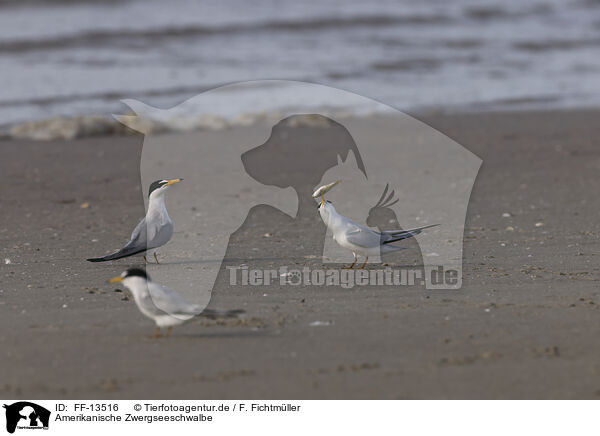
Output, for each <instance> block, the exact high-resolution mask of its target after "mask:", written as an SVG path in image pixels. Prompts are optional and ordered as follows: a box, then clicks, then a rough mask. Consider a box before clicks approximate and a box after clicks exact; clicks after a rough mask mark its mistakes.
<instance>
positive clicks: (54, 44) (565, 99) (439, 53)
mask: <svg viewBox="0 0 600 436" xmlns="http://www.w3.org/2000/svg"><path fill="white" fill-rule="evenodd" d="M0 78H1V83H2V88H1V91H0V125H7V124H11V123H16V122H21V121H28V120H38V119H46V118H51V117H56V116H73V115H81V114H101V115H108V114H111V113H123V112H125V111H127V108H126V107H125V106H124V105H123V104H122V103H120V100H121V99H125V98H130V99H137V100H141V101H143V102H145V103H147V104H149V105H153V106H157V107H162V108H168V107H170V106H173V105H176V104H178V103H180V102H182V101H184V100H186V99H189V98H191V97H193V96H195V95H197V94H198V93H200V92H202V91H204V90H207V89H211V88H214V87H217V86H221V85H225V84H228V83H232V82H239V81H248V80H259V79H287V80H297V81H307V82H313V83H319V84H323V85H329V86H333V87H336V88H341V89H344V90H348V91H351V92H354V93H358V94H361V95H364V96H367V97H370V98H373V99H376V100H379V101H381V102H383V103H386V104H388V105H391V106H393V107H396V108H398V109H400V110H406V111H419V110H426V109H429V108H449V109H452V108H454V109H459V110H488V109H494V110H498V109H511V108H530V107H535V108H565V107H590V106H600V1H593V0H554V1H553V0H531V1H519V0H505V1H502V2H500V1H493V2H492V1H487V0H456V1H443V0H426V1H420V2H415V1H390V0H383V1H371V2H365V1H359V0H333V1H319V0H302V1H300V0H294V1H291V0H256V1H245V0H232V1H218V0H206V1H202V2H199V1H192V0H169V1H165V0H129V1H118V0H87V1H86V0H81V1H76V0H45V1H44V0H4V1H0ZM262 92H263V93H264V91H262ZM251 94H252V93H249V92H247V91H246V92H241V93H240V95H239V98H238V99H237V100H236V99H234V100H233V101H237V103H238V104H235V105H232V106H234V107H232V108H231V110H232V111H234V112H235V111H239V112H240V113H241V112H245V111H248V110H253V109H254V110H261V111H262V110H264V111H269V110H275V109H277V107H278V105H282V104H285V102H281V101H270V100H269V99H268V98H264V97H265V95H262V98H261V99H260V102H261V104H260V107H257V105H256V104H255V103H254V102H255V101H257V98H256V97H257V96H256V95H254V96H253V95H251ZM267 97H268V94H267ZM340 104H341V105H343V102H342V103H340Z"/></svg>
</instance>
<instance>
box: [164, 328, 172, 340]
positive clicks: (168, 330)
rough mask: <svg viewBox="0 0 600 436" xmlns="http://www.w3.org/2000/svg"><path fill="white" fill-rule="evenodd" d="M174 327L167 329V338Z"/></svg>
mask: <svg viewBox="0 0 600 436" xmlns="http://www.w3.org/2000/svg"><path fill="white" fill-rule="evenodd" d="M172 329H173V327H169V328H168V329H167V334H166V335H165V337H166V338H168V337H169V336H170V335H171V330H172Z"/></svg>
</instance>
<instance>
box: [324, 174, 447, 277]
mask: <svg viewBox="0 0 600 436" xmlns="http://www.w3.org/2000/svg"><path fill="white" fill-rule="evenodd" d="M340 182H341V180H338V181H336V182H333V183H329V184H328V185H323V186H321V187H319V188H318V189H317V190H316V191H315V192H314V193H313V197H314V198H318V197H321V202H320V203H319V214H320V215H321V219H322V220H323V222H324V223H325V225H326V226H327V227H328V228H329V230H331V232H332V233H333V240H334V241H335V242H337V243H338V245H340V246H341V247H343V248H347V249H348V250H351V251H352V254H354V262H352V265H350V266H349V267H348V269H352V268H353V267H354V265H356V261H357V260H358V259H357V255H361V256H363V257H364V258H365V261H364V262H363V264H362V265H361V266H360V267H359V269H362V268H364V267H365V265H366V264H367V261H368V260H369V256H376V255H380V254H386V253H391V252H394V251H398V250H402V247H398V246H395V245H390V244H392V243H394V242H398V241H401V240H403V239H407V238H412V237H413V236H415V235H418V234H419V233H421V232H422V231H423V230H424V229H427V228H430V227H434V226H437V225H439V224H431V225H428V226H423V227H417V228H416V229H410V230H385V231H382V232H376V231H375V230H372V229H370V228H368V227H365V226H362V225H360V224H356V223H355V222H354V221H352V220H351V219H349V218H346V217H345V216H342V215H340V214H339V213H337V211H336V210H335V207H333V204H332V203H331V201H328V200H325V194H326V193H327V192H329V191H330V190H331V188H333V187H334V186H335V185H337V184H338V183H340Z"/></svg>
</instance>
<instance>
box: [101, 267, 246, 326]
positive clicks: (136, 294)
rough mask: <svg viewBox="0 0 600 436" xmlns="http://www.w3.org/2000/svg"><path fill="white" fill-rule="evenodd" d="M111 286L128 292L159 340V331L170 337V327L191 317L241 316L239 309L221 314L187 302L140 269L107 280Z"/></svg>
mask: <svg viewBox="0 0 600 436" xmlns="http://www.w3.org/2000/svg"><path fill="white" fill-rule="evenodd" d="M110 283H123V285H124V286H125V287H126V288H127V289H129V290H130V291H131V293H132V294H133V299H134V300H135V304H136V305H137V307H138V309H140V312H142V313H143V314H144V315H146V316H147V317H148V318H150V319H152V320H153V321H154V322H155V323H156V331H155V333H154V337H155V338H158V337H159V335H160V329H161V328H163V327H168V329H167V334H166V336H169V335H170V334H171V329H172V328H173V326H176V325H180V324H183V323H184V322H186V321H189V320H191V319H192V318H194V317H205V318H219V317H222V318H233V317H236V316H238V315H239V314H241V313H244V310H241V309H236V310H223V311H220V310H212V309H205V308H204V306H200V305H197V304H191V303H188V302H187V301H186V300H185V299H184V298H183V297H182V296H181V295H179V294H178V293H177V292H175V291H173V290H171V289H169V288H166V287H164V286H162V285H160V284H158V283H155V282H153V281H152V280H150V277H149V276H148V274H147V273H146V271H144V270H143V269H141V268H130V269H128V270H127V271H124V272H123V273H122V274H121V275H120V276H117V277H113V278H112V279H110Z"/></svg>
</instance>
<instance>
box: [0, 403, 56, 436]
mask: <svg viewBox="0 0 600 436" xmlns="http://www.w3.org/2000/svg"><path fill="white" fill-rule="evenodd" d="M4 408H5V409H6V431H8V432H9V433H14V432H15V430H16V429H17V428H18V429H27V430H42V429H43V430H48V424H49V422H50V411H49V410H48V409H46V408H44V407H42V406H39V405H37V404H35V403H31V402H29V401H19V402H17V403H13V404H11V405H7V404H5V405H4Z"/></svg>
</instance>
